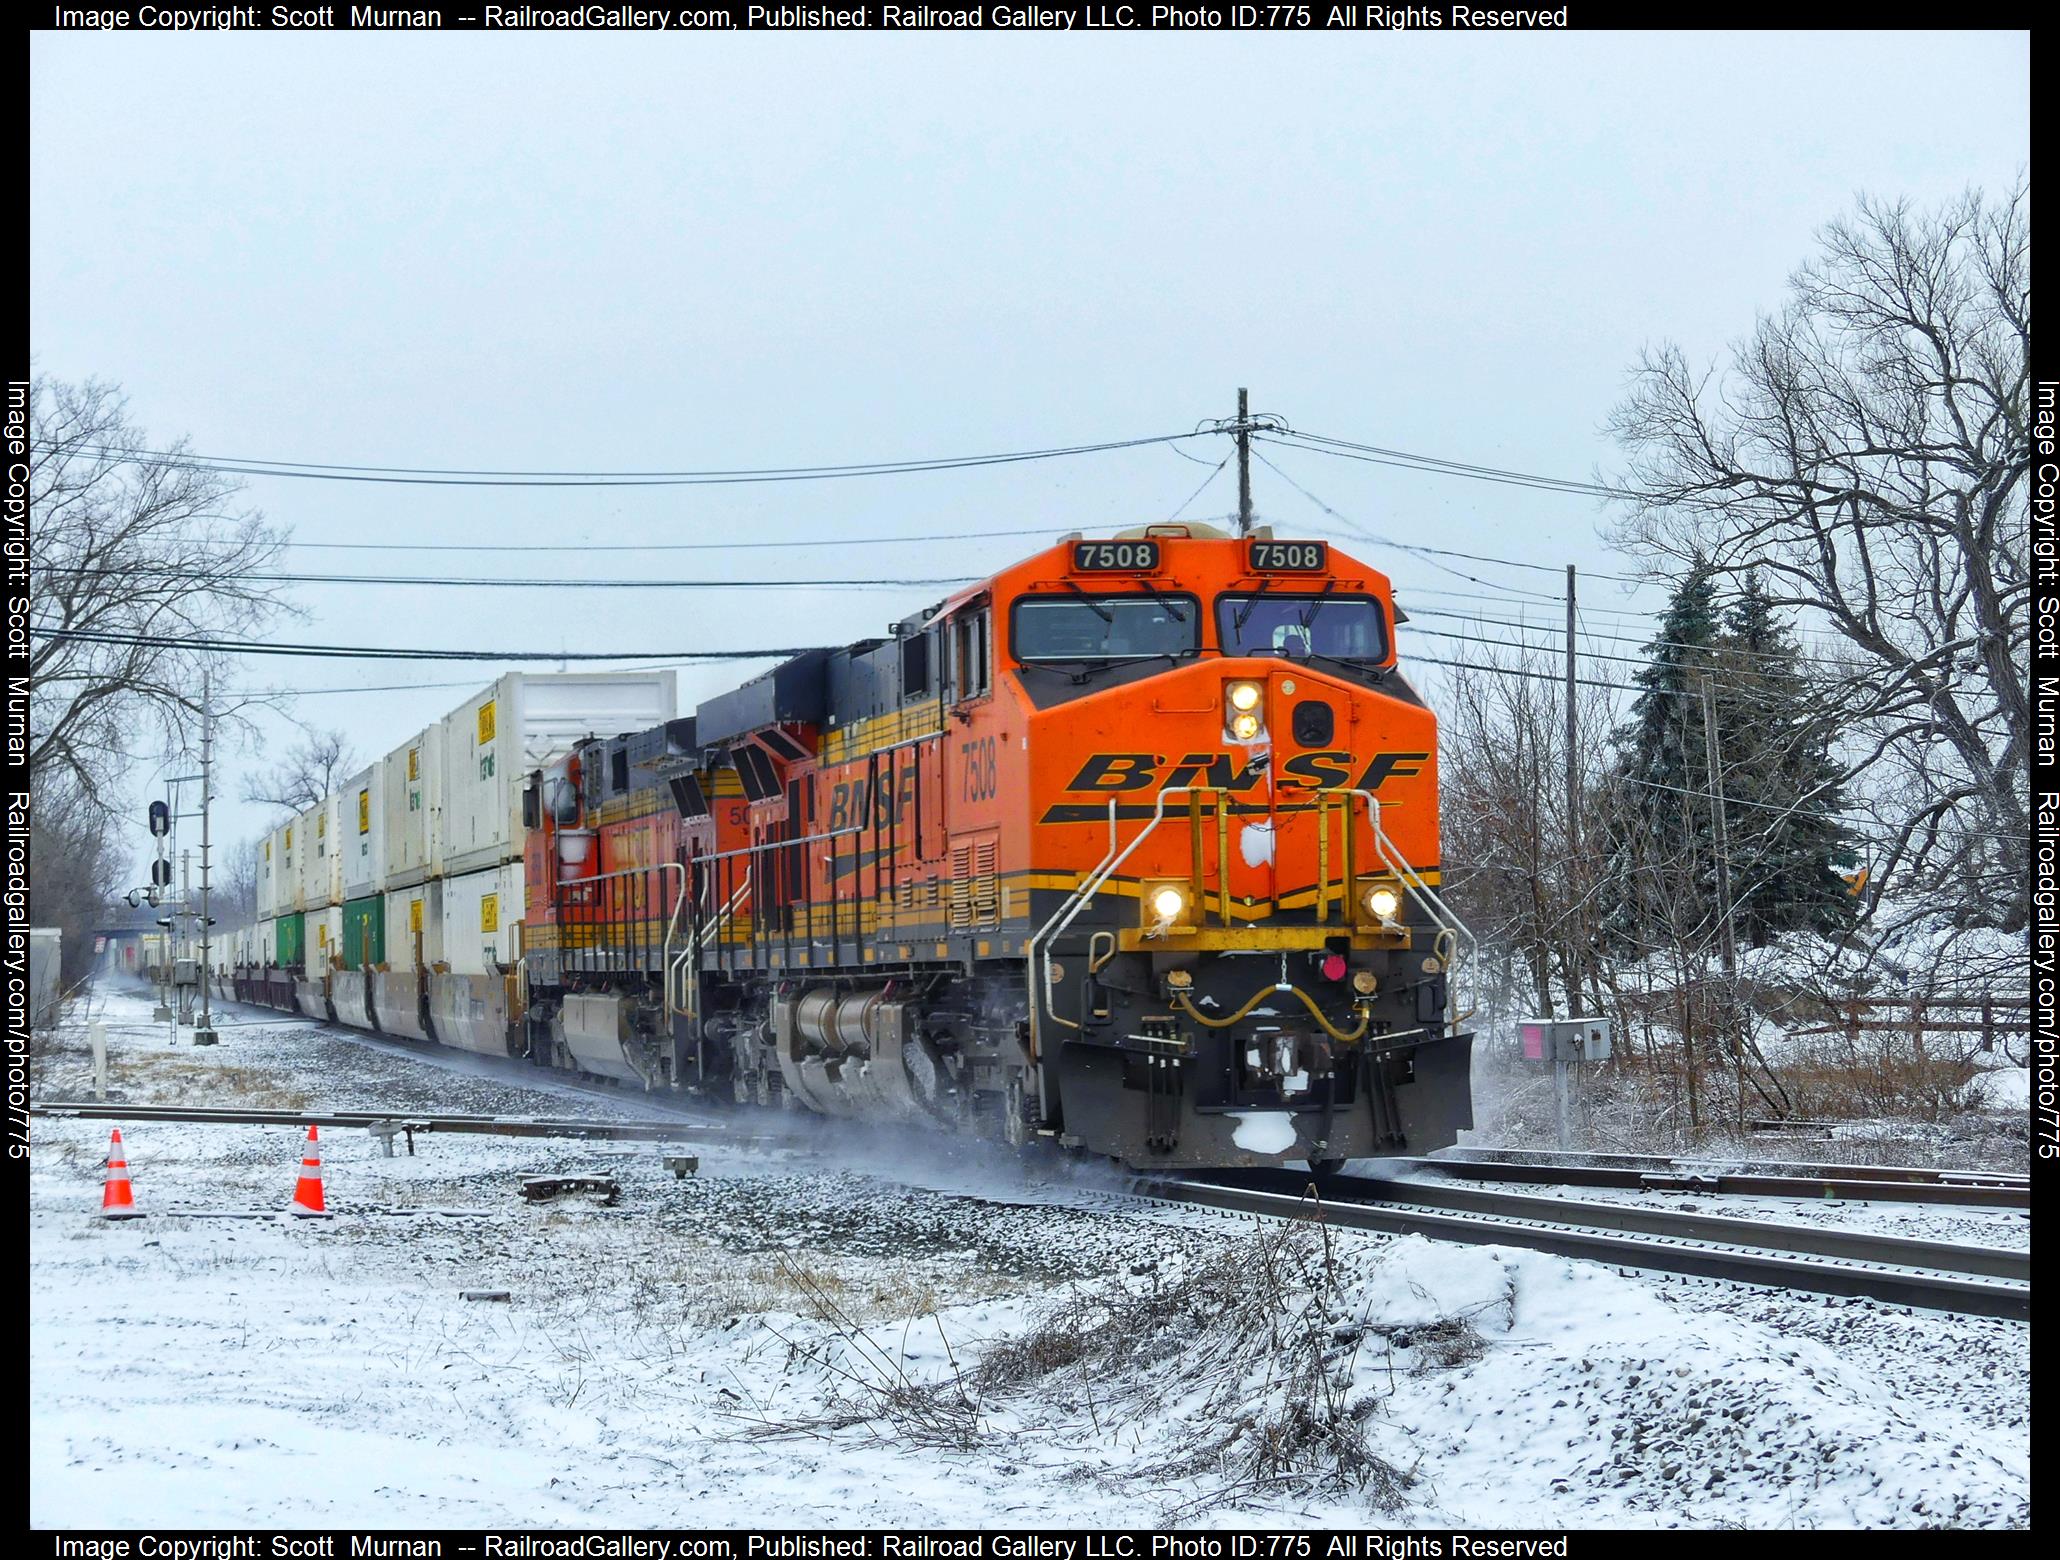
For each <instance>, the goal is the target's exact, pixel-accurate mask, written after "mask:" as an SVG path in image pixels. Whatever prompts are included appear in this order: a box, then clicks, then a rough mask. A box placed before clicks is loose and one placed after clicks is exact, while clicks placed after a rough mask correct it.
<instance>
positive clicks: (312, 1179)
mask: <svg viewBox="0 0 2060 1560" xmlns="http://www.w3.org/2000/svg"><path fill="white" fill-rule="evenodd" d="M286 1211H287V1212H288V1213H290V1214H292V1215H293V1216H294V1217H295V1218H297V1219H327V1218H330V1217H332V1215H331V1214H330V1212H329V1210H328V1209H326V1208H324V1207H323V1206H322V1150H321V1149H320V1148H318V1147H316V1146H315V1129H314V1128H313V1127H309V1128H308V1147H307V1153H306V1154H305V1155H303V1156H302V1158H301V1161H300V1183H299V1184H298V1185H297V1186H295V1187H294V1189H293V1203H292V1206H290V1207H289V1208H288V1209H287V1210H286Z"/></svg>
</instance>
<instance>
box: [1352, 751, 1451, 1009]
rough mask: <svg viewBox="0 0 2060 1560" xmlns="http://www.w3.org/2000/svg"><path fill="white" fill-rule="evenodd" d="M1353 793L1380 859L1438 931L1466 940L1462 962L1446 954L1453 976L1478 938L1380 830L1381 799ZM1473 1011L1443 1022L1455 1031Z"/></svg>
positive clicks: (1365, 792)
mask: <svg viewBox="0 0 2060 1560" xmlns="http://www.w3.org/2000/svg"><path fill="white" fill-rule="evenodd" d="M1352 794H1353V795H1354V796H1363V797H1364V798H1366V817H1367V821H1368V822H1369V823H1370V824H1372V825H1373V848H1374V849H1375V850H1376V851H1378V852H1379V853H1380V858H1381V860H1382V862H1383V863H1385V864H1386V866H1387V869H1388V870H1389V871H1390V872H1392V873H1394V874H1395V876H1396V877H1398V878H1400V879H1401V880H1402V886H1403V887H1404V888H1405V889H1407V890H1408V892H1409V897H1410V898H1412V899H1414V900H1415V901H1416V902H1417V904H1418V905H1419V906H1421V907H1422V909H1423V912H1424V914H1426V915H1428V916H1429V917H1430V918H1431V921H1432V923H1433V924H1434V925H1436V926H1437V928H1438V930H1439V931H1440V932H1442V933H1445V934H1447V935H1449V936H1451V937H1452V939H1453V947H1454V949H1455V950H1456V949H1457V948H1458V940H1459V939H1460V938H1462V937H1463V938H1465V939H1466V943H1467V947H1468V952H1467V955H1466V958H1465V959H1464V960H1463V961H1462V960H1461V959H1459V958H1454V957H1448V958H1447V959H1446V961H1445V969H1446V973H1447V975H1448V977H1449V976H1453V975H1456V973H1457V971H1458V968H1459V966H1460V964H1461V963H1462V962H1464V963H1466V964H1468V965H1469V966H1470V965H1471V964H1472V961H1473V960H1474V958H1475V957H1477V956H1478V955H1479V953H1480V951H1481V943H1480V939H1479V938H1477V937H1475V936H1474V934H1473V933H1472V932H1471V931H1469V930H1468V929H1467V926H1466V923H1465V922H1464V921H1462V920H1460V919H1459V917H1458V916H1456V915H1454V914H1453V913H1452V907H1451V906H1450V905H1448V904H1446V903H1445V901H1444V900H1443V899H1441V898H1439V897H1438V894H1437V891H1436V890H1435V889H1433V888H1432V887H1431V886H1430V884H1429V883H1427V882H1425V881H1424V876H1423V874H1422V873H1421V872H1418V871H1417V870H1416V868H1414V867H1412V866H1411V865H1410V864H1409V862H1408V861H1407V859H1406V858H1404V856H1403V855H1402V852H1401V851H1400V850H1399V849H1397V848H1396V846H1395V842H1394V841H1393V840H1391V839H1389V838H1388V832H1387V830H1385V829H1383V828H1382V827H1381V823H1380V798H1379V797H1377V796H1375V795H1374V794H1373V793H1372V792H1371V791H1363V790H1357V789H1355V790H1354V791H1353V792H1352ZM1449 983H1450V984H1451V985H1452V986H1453V988H1454V997H1453V1001H1454V1003H1455V1004H1456V1003H1457V1000H1458V998H1457V984H1458V983H1457V981H1456V980H1452V981H1450V982H1449ZM1474 1011H1475V1010H1474V1009H1473V1008H1468V1009H1467V1010H1466V1011H1465V1012H1464V1013H1455V1014H1453V1015H1452V1016H1451V1017H1450V1018H1448V1019H1447V1020H1446V1022H1447V1023H1448V1024H1450V1025H1451V1027H1452V1029H1453V1031H1454V1032H1457V1030H1458V1028H1459V1026H1460V1025H1461V1024H1463V1023H1464V1022H1466V1020H1467V1019H1469V1018H1471V1017H1473V1015H1474Z"/></svg>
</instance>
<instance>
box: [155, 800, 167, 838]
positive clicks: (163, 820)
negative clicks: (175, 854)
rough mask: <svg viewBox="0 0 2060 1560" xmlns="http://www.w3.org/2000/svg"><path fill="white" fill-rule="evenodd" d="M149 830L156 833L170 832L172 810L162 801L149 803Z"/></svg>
mask: <svg viewBox="0 0 2060 1560" xmlns="http://www.w3.org/2000/svg"><path fill="white" fill-rule="evenodd" d="M150 832H151V833H152V834H157V835H164V834H170V833H171V832H172V810H171V808H169V807H167V806H166V805H165V804H164V803H163V802H152V803H151V804H150Z"/></svg>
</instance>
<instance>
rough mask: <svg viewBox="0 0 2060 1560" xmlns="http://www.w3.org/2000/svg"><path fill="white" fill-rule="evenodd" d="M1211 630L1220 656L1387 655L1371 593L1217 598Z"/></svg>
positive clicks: (1362, 658) (1384, 628) (1375, 658)
mask: <svg viewBox="0 0 2060 1560" xmlns="http://www.w3.org/2000/svg"><path fill="white" fill-rule="evenodd" d="M1216 628H1217V633H1218V634H1219V635H1220V636H1221V638H1222V641H1223V653H1224V654H1225V655H1285V656H1293V657H1303V656H1312V655H1320V656H1326V657H1328V658H1330V659H1331V660H1335V661H1382V660H1385V659H1386V658H1387V654H1388V633H1387V625H1386V624H1385V623H1384V622H1383V621H1382V619H1381V610H1380V604H1379V603H1378V602H1376V601H1375V600H1374V599H1373V598H1372V597H1371V596H1332V595H1327V594H1321V593H1319V594H1315V595H1310V594H1307V593H1303V594H1299V595H1296V594H1291V593H1289V592H1286V591H1258V592H1255V593H1253V594H1251V595H1237V596H1218V597H1217V598H1216Z"/></svg>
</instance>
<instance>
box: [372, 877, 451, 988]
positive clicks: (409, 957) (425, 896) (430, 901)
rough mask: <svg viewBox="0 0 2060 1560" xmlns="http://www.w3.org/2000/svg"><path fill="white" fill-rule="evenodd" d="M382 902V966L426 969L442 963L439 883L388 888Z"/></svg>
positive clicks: (441, 907) (441, 914)
mask: <svg viewBox="0 0 2060 1560" xmlns="http://www.w3.org/2000/svg"><path fill="white" fill-rule="evenodd" d="M385 899H386V964H387V967H388V968H389V969H395V970H414V969H424V970H426V969H428V968H430V967H431V966H432V965H435V964H441V963H442V962H443V880H442V879H441V878H438V879H437V880H435V881H434V882H430V883H411V884H409V885H408V886H407V887H405V888H389V889H388V890H387V891H386V894H385Z"/></svg>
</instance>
